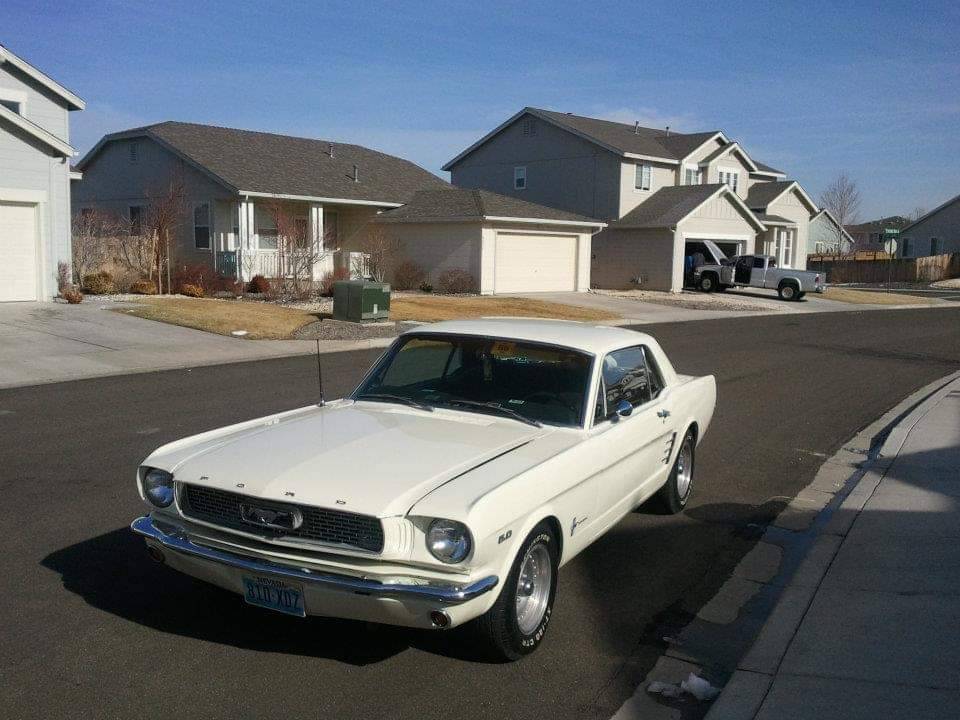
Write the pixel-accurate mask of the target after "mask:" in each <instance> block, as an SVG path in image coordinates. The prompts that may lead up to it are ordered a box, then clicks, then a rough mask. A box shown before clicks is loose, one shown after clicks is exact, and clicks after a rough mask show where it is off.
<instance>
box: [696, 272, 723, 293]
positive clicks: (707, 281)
mask: <svg viewBox="0 0 960 720" xmlns="http://www.w3.org/2000/svg"><path fill="white" fill-rule="evenodd" d="M719 284H720V283H718V282H717V276H716V275H715V274H714V273H704V274H703V275H701V276H700V289H701V290H703V292H706V293H710V292H713V291H714V290H716V289H717V285H719Z"/></svg>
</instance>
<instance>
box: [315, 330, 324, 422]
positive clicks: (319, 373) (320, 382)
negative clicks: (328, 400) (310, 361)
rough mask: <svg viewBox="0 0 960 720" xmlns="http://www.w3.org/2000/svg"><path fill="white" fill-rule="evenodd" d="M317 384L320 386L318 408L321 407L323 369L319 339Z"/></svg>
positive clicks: (318, 341) (318, 340)
mask: <svg viewBox="0 0 960 720" xmlns="http://www.w3.org/2000/svg"><path fill="white" fill-rule="evenodd" d="M317 383H318V384H319V385H320V407H323V404H324V403H323V369H322V368H321V367H320V338H317Z"/></svg>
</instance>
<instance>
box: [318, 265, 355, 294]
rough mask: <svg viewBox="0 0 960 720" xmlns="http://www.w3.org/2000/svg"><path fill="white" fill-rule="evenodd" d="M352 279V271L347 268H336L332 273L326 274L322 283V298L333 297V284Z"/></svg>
mask: <svg viewBox="0 0 960 720" xmlns="http://www.w3.org/2000/svg"><path fill="white" fill-rule="evenodd" d="M349 279H350V269H349V268H345V267H338V268H334V269H333V270H331V271H330V272H327V273H324V275H323V279H322V280H321V281H320V295H321V297H331V296H332V295H333V284H334V283H335V282H339V281H341V280H349Z"/></svg>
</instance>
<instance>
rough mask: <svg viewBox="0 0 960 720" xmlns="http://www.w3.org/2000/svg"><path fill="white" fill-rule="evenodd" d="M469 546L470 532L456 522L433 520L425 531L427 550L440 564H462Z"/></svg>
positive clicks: (467, 553) (468, 551) (468, 552)
mask: <svg viewBox="0 0 960 720" xmlns="http://www.w3.org/2000/svg"><path fill="white" fill-rule="evenodd" d="M470 545H471V541H470V531H469V530H467V526H466V525H464V524H463V523H459V522H457V521H456V520H442V519H440V520H434V521H433V522H432V523H430V527H429V528H428V529H427V550H429V551H430V554H431V555H433V556H434V557H435V558H436V559H437V560H439V561H440V562H445V563H458V562H463V561H464V560H465V559H466V557H467V555H469V554H470Z"/></svg>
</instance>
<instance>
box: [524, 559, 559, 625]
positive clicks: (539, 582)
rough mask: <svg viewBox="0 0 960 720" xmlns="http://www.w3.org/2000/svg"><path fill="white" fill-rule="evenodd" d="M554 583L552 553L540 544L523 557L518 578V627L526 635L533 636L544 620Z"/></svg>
mask: <svg viewBox="0 0 960 720" xmlns="http://www.w3.org/2000/svg"><path fill="white" fill-rule="evenodd" d="M552 583H553V567H552V565H551V564H550V553H549V552H547V548H546V547H545V546H544V545H542V544H540V543H538V544H536V545H534V546H533V547H531V548H530V549H529V550H527V554H526V555H524V556H523V562H522V563H521V564H520V577H518V578H517V594H516V606H517V625H518V626H519V627H520V632H521V633H523V634H524V635H530V634H532V633H533V632H534V631H535V630H536V629H537V626H538V625H540V621H541V620H543V616H544V615H545V614H546V612H547V604H548V603H549V602H550V586H551V584H552Z"/></svg>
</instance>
